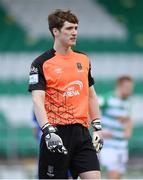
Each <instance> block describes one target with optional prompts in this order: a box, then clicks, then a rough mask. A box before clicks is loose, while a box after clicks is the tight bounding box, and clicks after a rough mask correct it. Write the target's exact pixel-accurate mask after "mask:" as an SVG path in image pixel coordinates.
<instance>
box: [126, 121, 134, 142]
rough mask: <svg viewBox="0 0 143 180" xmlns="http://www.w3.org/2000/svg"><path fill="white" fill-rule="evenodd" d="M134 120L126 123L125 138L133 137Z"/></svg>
mask: <svg viewBox="0 0 143 180" xmlns="http://www.w3.org/2000/svg"><path fill="white" fill-rule="evenodd" d="M132 127H133V125H132V120H131V119H130V118H128V120H127V121H126V122H125V138H127V139H129V138H130V137H131V135H132Z"/></svg>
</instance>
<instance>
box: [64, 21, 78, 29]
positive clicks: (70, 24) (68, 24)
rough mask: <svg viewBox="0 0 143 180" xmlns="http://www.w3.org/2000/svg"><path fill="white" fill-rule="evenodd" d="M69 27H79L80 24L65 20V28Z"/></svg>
mask: <svg viewBox="0 0 143 180" xmlns="http://www.w3.org/2000/svg"><path fill="white" fill-rule="evenodd" d="M67 27H73V28H74V27H78V24H77V23H71V22H68V21H65V22H64V24H63V28H67Z"/></svg>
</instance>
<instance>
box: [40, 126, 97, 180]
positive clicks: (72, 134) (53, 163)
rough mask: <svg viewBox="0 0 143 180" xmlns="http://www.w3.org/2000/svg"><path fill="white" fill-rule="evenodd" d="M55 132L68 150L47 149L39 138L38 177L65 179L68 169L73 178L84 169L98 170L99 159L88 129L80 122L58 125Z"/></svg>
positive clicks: (43, 140)
mask: <svg viewBox="0 0 143 180" xmlns="http://www.w3.org/2000/svg"><path fill="white" fill-rule="evenodd" d="M57 128H58V132H57V134H58V135H59V136H60V137H61V138H62V140H63V144H64V146H65V147H66V148H67V150H68V154H67V155H63V154H59V153H52V152H50V151H48V149H47V147H46V143H45V139H44V138H43V137H42V138H41V144H40V155H39V173H38V174H39V179H67V178H68V173H67V172H68V170H70V173H71V174H72V176H73V177H74V178H76V177H77V176H78V175H79V174H80V173H82V172H86V171H92V170H97V171H100V166H99V161H98V157H97V154H96V151H95V149H94V147H93V144H92V138H91V136H90V133H89V130H88V129H87V128H85V127H83V126H82V125H80V124H73V125H65V126H64V125H59V126H57Z"/></svg>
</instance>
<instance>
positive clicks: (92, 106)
mask: <svg viewBox="0 0 143 180" xmlns="http://www.w3.org/2000/svg"><path fill="white" fill-rule="evenodd" d="M89 116H90V119H91V120H92V121H91V124H92V127H93V145H94V147H95V149H96V152H97V153H98V152H100V150H101V149H102V147H103V139H102V138H100V136H99V135H98V134H97V132H96V131H99V130H101V123H100V110H99V104H98V100H97V95H96V92H95V90H94V87H93V86H91V87H89Z"/></svg>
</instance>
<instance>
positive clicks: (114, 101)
mask: <svg viewBox="0 0 143 180" xmlns="http://www.w3.org/2000/svg"><path fill="white" fill-rule="evenodd" d="M132 90H133V79H132V78H131V77H130V76H126V75H125V76H121V77H119V78H118V79H117V81H116V87H115V90H114V91H112V92H108V93H107V94H105V95H104V96H101V97H100V98H99V103H100V107H101V111H102V126H103V130H102V136H103V139H104V147H103V149H102V151H101V153H100V162H101V165H102V166H103V167H104V168H105V170H106V172H107V177H108V179H121V177H122V175H123V174H124V173H125V170H126V163H127V161H128V140H129V138H130V137H131V134H132V121H131V117H130V108H129V105H130V104H129V101H128V98H129V96H130V95H131V93H132Z"/></svg>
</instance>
